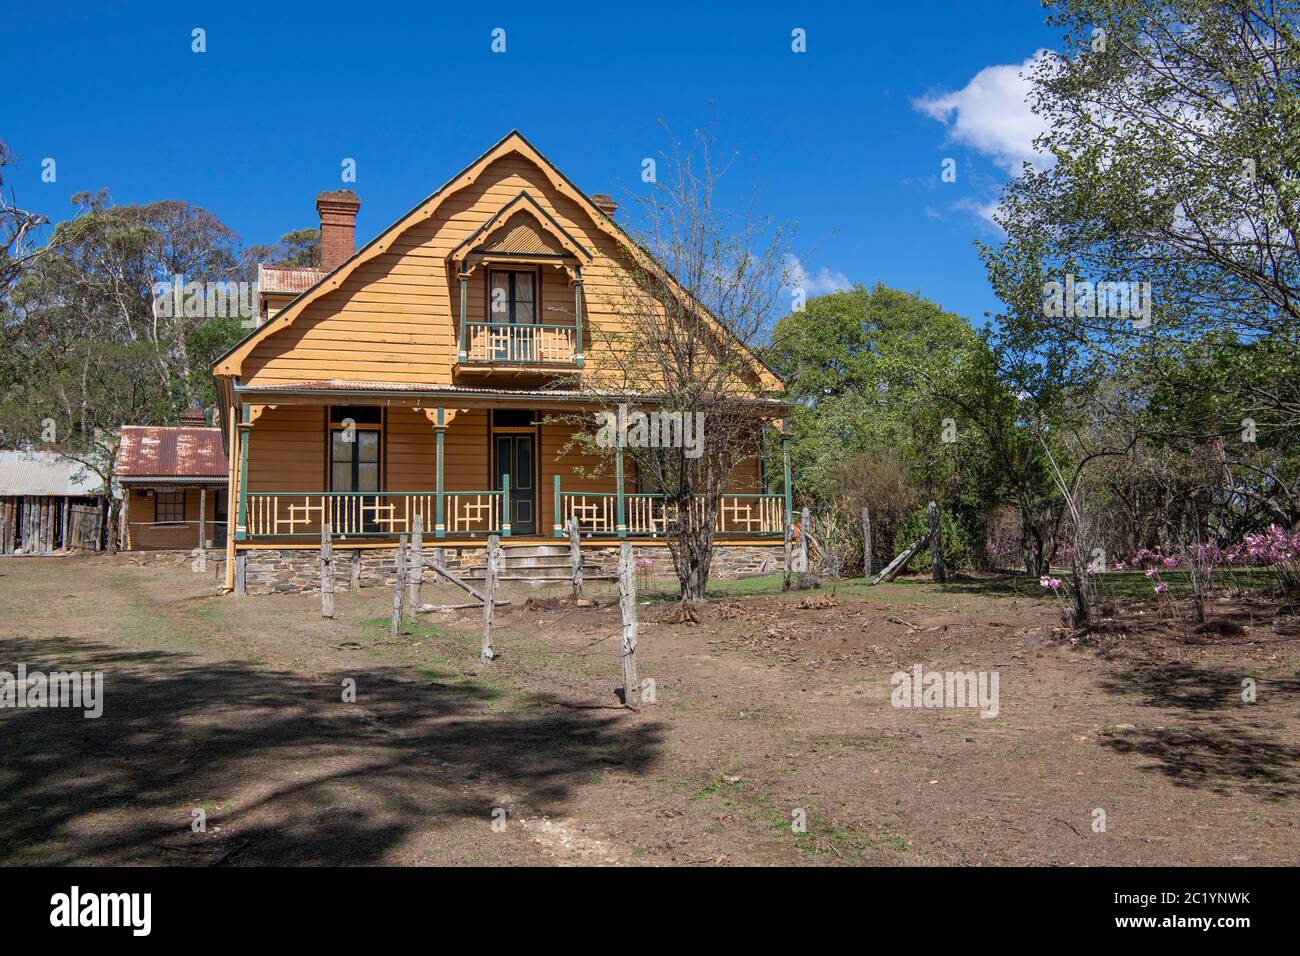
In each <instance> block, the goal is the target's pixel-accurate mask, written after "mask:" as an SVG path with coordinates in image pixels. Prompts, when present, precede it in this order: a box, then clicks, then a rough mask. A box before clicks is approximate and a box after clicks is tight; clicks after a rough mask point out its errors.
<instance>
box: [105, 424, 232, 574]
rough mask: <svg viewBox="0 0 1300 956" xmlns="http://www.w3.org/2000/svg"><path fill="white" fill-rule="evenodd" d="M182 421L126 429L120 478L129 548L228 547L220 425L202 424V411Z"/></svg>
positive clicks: (124, 539) (120, 455) (119, 461)
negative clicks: (215, 426) (165, 424)
mask: <svg viewBox="0 0 1300 956" xmlns="http://www.w3.org/2000/svg"><path fill="white" fill-rule="evenodd" d="M196 417H197V422H196V421H195V419H196ZM182 421H185V422H186V424H185V425H182V426H180V427H169V426H158V425H126V426H124V427H123V428H122V444H121V447H120V449H119V451H118V457H117V479H118V482H119V483H120V484H121V486H122V502H123V503H122V546H123V547H124V548H126V549H127V550H135V551H153V550H159V549H175V548H184V549H186V550H190V549H193V548H198V547H205V548H213V547H216V548H220V547H224V546H225V543H226V504H227V495H226V483H227V475H228V471H229V468H228V465H229V462H228V461H227V459H226V453H225V449H224V448H223V447H222V441H221V429H220V428H207V427H204V426H202V425H201V424H198V422H202V421H203V418H202V416H201V413H198V414H197V415H196V413H186V415H184V416H182ZM200 529H202V530H201V531H200Z"/></svg>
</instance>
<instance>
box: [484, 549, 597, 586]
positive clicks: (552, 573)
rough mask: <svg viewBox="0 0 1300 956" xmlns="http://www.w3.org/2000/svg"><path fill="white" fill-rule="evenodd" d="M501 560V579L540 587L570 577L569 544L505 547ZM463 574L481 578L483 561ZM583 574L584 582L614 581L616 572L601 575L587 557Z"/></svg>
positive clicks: (566, 579) (502, 550)
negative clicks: (588, 561)
mask: <svg viewBox="0 0 1300 956" xmlns="http://www.w3.org/2000/svg"><path fill="white" fill-rule="evenodd" d="M585 557H586V556H585V555H584V558H585ZM501 560H502V568H501V575H500V577H499V578H498V580H501V581H515V582H521V583H528V584H533V585H536V586H538V587H540V586H542V585H546V584H556V583H559V582H563V581H568V580H569V575H570V565H569V546H568V544H530V545H519V546H517V547H510V546H503V547H502V548H501ZM462 577H464V578H465V580H467V581H482V580H483V565H482V563H476V564H474V565H471V566H470V567H468V568H466V569H465V572H464V574H463V575H462ZM582 577H583V580H585V581H610V580H615V579H616V578H617V575H609V574H600V573H598V572H597V569H596V568H595V567H593V566H592V565H590V564H588V563H587V562H586V561H585V560H584V561H583V564H582Z"/></svg>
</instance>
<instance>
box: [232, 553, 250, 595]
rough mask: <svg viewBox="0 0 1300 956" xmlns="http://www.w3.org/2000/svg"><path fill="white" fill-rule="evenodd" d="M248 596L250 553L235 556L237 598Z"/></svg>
mask: <svg viewBox="0 0 1300 956" xmlns="http://www.w3.org/2000/svg"><path fill="white" fill-rule="evenodd" d="M247 596H248V552H247V551H239V552H236V554H235V597H247Z"/></svg>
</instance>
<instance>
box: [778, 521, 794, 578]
mask: <svg viewBox="0 0 1300 956" xmlns="http://www.w3.org/2000/svg"><path fill="white" fill-rule="evenodd" d="M791 517H792V513H791V512H790V511H786V513H785V567H784V568H783V569H782V572H781V590H782V591H788V590H790V573H791V572H792V571H793V570H794V569H793V568H792V567H791V565H792V564H793V563H794V524H793V522H792V520H791Z"/></svg>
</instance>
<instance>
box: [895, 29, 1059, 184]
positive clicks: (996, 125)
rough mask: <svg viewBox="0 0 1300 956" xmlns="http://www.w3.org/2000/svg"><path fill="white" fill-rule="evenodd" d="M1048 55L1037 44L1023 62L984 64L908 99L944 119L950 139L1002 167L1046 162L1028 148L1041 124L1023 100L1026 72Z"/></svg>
mask: <svg viewBox="0 0 1300 956" xmlns="http://www.w3.org/2000/svg"><path fill="white" fill-rule="evenodd" d="M1048 55H1049V54H1048V52H1047V51H1046V50H1039V51H1038V52H1037V53H1035V54H1034V55H1033V56H1031V57H1030V58H1029V59H1027V60H1025V62H1024V63H1020V64H1009V65H1005V66H986V67H985V68H984V69H982V70H980V71H979V72H978V73H976V74H975V76H974V77H972V78H971V81H970V82H969V83H967V84H966V85H965V86H964V87H962V88H961V89H960V90H956V91H955V92H951V93H932V94H930V95H929V96H923V97H921V98H920V99H918V100H913V101H912V105H913V106H914V107H915V108H916V109H918V110H920V111H921V112H922V113H924V114H925V115H927V116H929V117H931V118H932V119H935V120H938V121H939V122H940V123H942V124H944V126H945V127H946V128H947V130H948V134H949V136H950V137H951V138H952V140H953V141H954V142H958V143H962V144H964V145H966V146H969V147H971V148H972V149H975V150H978V151H979V152H981V153H983V154H984V155H986V156H989V157H991V158H992V159H993V161H994V162H995V163H997V164H998V165H999V166H1001V167H1002V168H1003V169H1005V170H1007V171H1008V172H1012V173H1016V172H1019V171H1020V164H1021V163H1022V162H1026V161H1029V162H1034V163H1035V164H1036V165H1038V166H1040V167H1043V166H1047V165H1050V164H1051V162H1052V159H1051V157H1050V156H1044V155H1043V154H1041V153H1039V152H1036V151H1035V150H1034V146H1033V143H1034V138H1035V137H1036V136H1038V135H1039V134H1040V133H1042V132H1043V131H1044V124H1043V120H1042V118H1041V117H1039V116H1036V115H1035V114H1034V113H1033V111H1032V110H1030V108H1029V102H1028V94H1029V91H1030V89H1031V87H1032V84H1031V83H1030V81H1029V79H1028V74H1029V73H1030V71H1031V70H1032V69H1033V68H1034V67H1035V66H1036V65H1037V64H1038V62H1039V61H1040V60H1041V59H1043V58H1044V57H1046V56H1048Z"/></svg>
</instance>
